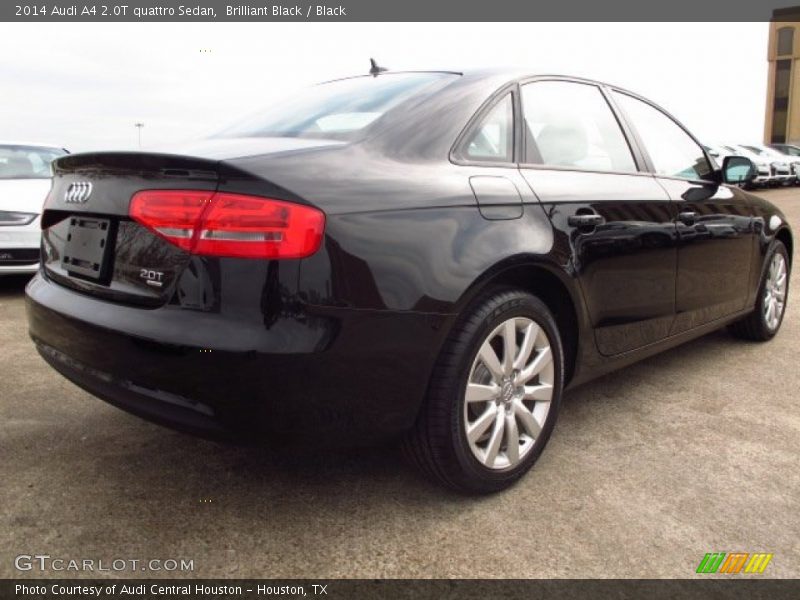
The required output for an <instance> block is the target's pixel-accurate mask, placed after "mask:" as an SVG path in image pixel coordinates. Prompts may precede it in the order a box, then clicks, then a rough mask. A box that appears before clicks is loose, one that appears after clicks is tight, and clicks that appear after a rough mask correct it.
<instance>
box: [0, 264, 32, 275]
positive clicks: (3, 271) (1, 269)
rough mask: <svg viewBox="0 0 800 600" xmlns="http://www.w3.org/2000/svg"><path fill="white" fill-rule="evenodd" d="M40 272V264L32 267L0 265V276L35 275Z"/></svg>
mask: <svg viewBox="0 0 800 600" xmlns="http://www.w3.org/2000/svg"><path fill="white" fill-rule="evenodd" d="M38 270H39V263H38V262H37V263H34V264H32V265H0V275H33V274H34V273H36V272H37V271H38Z"/></svg>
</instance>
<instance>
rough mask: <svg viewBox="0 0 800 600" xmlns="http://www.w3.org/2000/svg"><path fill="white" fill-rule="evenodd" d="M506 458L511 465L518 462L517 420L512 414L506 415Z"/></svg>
mask: <svg viewBox="0 0 800 600" xmlns="http://www.w3.org/2000/svg"><path fill="white" fill-rule="evenodd" d="M506 456H508V462H510V463H511V464H512V465H515V464H516V463H517V462H518V461H519V431H518V430H517V418H516V417H515V416H514V414H513V413H508V414H507V415H506Z"/></svg>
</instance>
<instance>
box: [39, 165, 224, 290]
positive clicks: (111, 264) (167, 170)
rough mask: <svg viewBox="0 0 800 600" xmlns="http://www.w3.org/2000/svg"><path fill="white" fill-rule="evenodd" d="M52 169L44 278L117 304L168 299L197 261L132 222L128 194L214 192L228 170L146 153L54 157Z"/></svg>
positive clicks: (45, 227)
mask: <svg viewBox="0 0 800 600" xmlns="http://www.w3.org/2000/svg"><path fill="white" fill-rule="evenodd" d="M54 172H55V173H54V178H53V186H52V189H51V192H50V194H49V196H48V197H47V202H46V204H45V210H44V214H43V215H42V254H43V266H44V271H45V274H46V275H47V276H48V277H50V278H51V279H52V280H54V281H56V282H57V283H60V284H62V285H65V286H67V287H71V288H73V289H76V290H79V291H81V292H85V293H88V294H91V295H94V296H98V297H103V298H106V299H109V300H112V301H115V302H124V303H130V304H138V305H144V306H159V305H162V304H164V303H165V302H167V301H168V300H169V298H170V296H171V294H173V293H174V291H175V289H176V286H179V285H180V278H181V276H182V273H183V272H184V271H185V270H186V269H187V267H188V266H189V265H190V262H191V260H192V257H191V255H190V254H189V253H188V252H185V251H184V250H181V249H180V248H178V247H177V246H174V245H173V244H170V243H169V242H167V241H166V240H164V239H162V238H160V237H159V236H157V235H155V234H154V233H152V232H151V231H150V230H148V229H147V228H145V227H143V226H141V225H139V224H138V223H136V222H135V221H133V220H131V219H130V218H129V217H128V208H129V204H130V199H131V196H133V194H134V193H135V192H137V191H140V190H144V189H181V190H209V191H214V190H216V189H217V187H218V185H219V181H220V177H221V173H224V172H225V169H223V168H221V167H220V163H219V162H218V161H214V160H209V159H204V158H194V157H183V156H174V155H161V154H146V153H103V154H99V153H95V154H74V155H70V156H67V157H64V158H62V159H59V160H57V161H56V162H55V163H54ZM230 175H231V174H230V173H225V177H230Z"/></svg>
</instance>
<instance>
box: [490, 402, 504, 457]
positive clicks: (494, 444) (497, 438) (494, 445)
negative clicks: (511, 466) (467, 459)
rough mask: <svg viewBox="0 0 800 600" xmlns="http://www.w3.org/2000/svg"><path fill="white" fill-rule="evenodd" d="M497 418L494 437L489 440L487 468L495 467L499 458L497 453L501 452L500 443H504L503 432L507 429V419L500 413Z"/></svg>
mask: <svg viewBox="0 0 800 600" xmlns="http://www.w3.org/2000/svg"><path fill="white" fill-rule="evenodd" d="M496 412H497V416H496V417H495V419H494V428H493V429H492V435H491V437H490V438H489V444H488V445H487V446H486V466H487V467H492V466H494V461H495V459H496V458H497V453H498V452H499V451H500V442H502V441H503V430H504V429H505V422H506V420H505V418H504V416H503V414H502V413H501V412H500V411H496Z"/></svg>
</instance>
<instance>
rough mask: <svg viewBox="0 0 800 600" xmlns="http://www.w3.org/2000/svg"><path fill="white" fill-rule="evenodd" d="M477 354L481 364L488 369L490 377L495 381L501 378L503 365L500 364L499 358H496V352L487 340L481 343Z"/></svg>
mask: <svg viewBox="0 0 800 600" xmlns="http://www.w3.org/2000/svg"><path fill="white" fill-rule="evenodd" d="M478 355H479V356H480V359H481V361H482V362H483V364H484V365H486V368H487V369H489V372H490V373H491V374H492V377H494V379H495V380H496V381H500V380H501V379H502V378H503V367H502V365H501V364H500V359H499V358H497V353H496V352H495V351H494V348H492V346H491V344H489V340H486V341H485V342H484V343H483V346H481V349H480V352H479V354H478Z"/></svg>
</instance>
